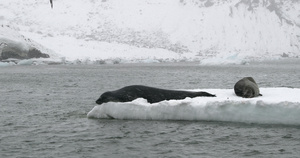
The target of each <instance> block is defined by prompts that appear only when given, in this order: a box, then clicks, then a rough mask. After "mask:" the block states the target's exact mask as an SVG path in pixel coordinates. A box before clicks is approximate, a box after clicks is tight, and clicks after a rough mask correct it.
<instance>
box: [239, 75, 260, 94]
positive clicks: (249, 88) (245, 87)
mask: <svg viewBox="0 0 300 158" xmlns="http://www.w3.org/2000/svg"><path fill="white" fill-rule="evenodd" d="M234 92H235V94H236V95H237V96H240V97H243V98H253V97H258V96H262V95H261V94H260V93H259V88H258V86H257V84H256V82H255V81H254V79H253V78H252V77H245V78H243V79H241V80H239V81H238V82H237V83H236V84H235V85H234Z"/></svg>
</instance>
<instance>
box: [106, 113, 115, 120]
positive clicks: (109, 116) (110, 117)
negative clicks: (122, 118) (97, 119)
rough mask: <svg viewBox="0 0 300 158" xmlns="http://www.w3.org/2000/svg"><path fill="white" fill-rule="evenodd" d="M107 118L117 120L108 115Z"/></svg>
mask: <svg viewBox="0 0 300 158" xmlns="http://www.w3.org/2000/svg"><path fill="white" fill-rule="evenodd" d="M106 116H107V117H108V118H109V119H115V118H114V117H112V116H111V115H108V114H106Z"/></svg>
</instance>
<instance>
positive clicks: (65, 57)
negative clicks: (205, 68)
mask: <svg viewBox="0 0 300 158" xmlns="http://www.w3.org/2000/svg"><path fill="white" fill-rule="evenodd" d="M53 2H54V8H53V9H51V7H50V4H49V1H47V0H45V1H22V0H10V1H4V2H2V3H1V4H0V8H1V10H0V24H1V25H4V26H10V29H11V30H13V31H16V32H18V33H20V34H22V35H24V36H25V37H26V38H29V39H31V40H32V41H34V42H35V43H38V44H40V47H39V48H40V49H41V50H43V52H44V53H47V54H49V55H50V57H51V58H50V60H53V61H54V62H58V63H66V62H69V63H132V62H168V61H171V62H177V61H199V62H200V63H201V64H204V65H207V64H228V63H233V64H244V63H247V62H248V61H251V60H265V59H268V60H272V59H279V58H286V57H288V58H298V57H299V56H300V2H299V1H284V0H278V1H271V0H264V1H262V0H259V1H252V0H246V1H241V0H226V1H221V0H205V1H194V0H181V1H173V0H166V1H160V0H154V1H153V0H151V1H149V0H128V1H121V0H102V1H93V0H72V1H71V0H60V1H55V0H54V1H53ZM6 29H7V28H6ZM1 32H7V31H6V30H5V29H0V34H1ZM6 38H11V37H6ZM13 38H14V39H15V40H18V39H16V38H15V37H13ZM35 45H36V44H35ZM35 61H38V60H35ZM46 61H49V59H47V60H46Z"/></svg>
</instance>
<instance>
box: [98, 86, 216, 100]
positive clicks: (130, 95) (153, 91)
mask: <svg viewBox="0 0 300 158" xmlns="http://www.w3.org/2000/svg"><path fill="white" fill-rule="evenodd" d="M186 97H190V98H194V97H215V95H213V94H210V93H207V92H202V91H200V92H191V91H179V90H167V89H160V88H154V87H148V86H142V85H132V86H126V87H123V88H121V89H118V90H115V91H108V92H105V93H103V94H102V95H101V96H100V98H99V99H98V100H97V101H96V103H97V104H103V103H107V102H130V101H133V100H135V99H137V98H144V99H146V100H147V101H148V102H149V103H151V104H152V103H157V102H160V101H163V100H171V99H176V100H179V99H185V98H186Z"/></svg>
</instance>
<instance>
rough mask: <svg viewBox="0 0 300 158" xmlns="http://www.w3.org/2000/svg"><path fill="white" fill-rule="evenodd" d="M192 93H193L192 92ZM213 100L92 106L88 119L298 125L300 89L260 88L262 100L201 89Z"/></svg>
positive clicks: (140, 100) (225, 91)
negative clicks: (214, 95) (210, 95)
mask: <svg viewBox="0 0 300 158" xmlns="http://www.w3.org/2000/svg"><path fill="white" fill-rule="evenodd" d="M193 91H194V90H193ZM201 91H207V92H209V93H212V94H216V95H217V97H197V98H186V99H183V100H169V101H161V102H159V103H154V104H150V103H148V102H147V101H146V100H145V99H142V98H138V99H136V100H134V101H132V102H125V103H115V102H110V103H105V104H102V105H97V106H95V107H94V108H93V109H92V110H91V111H90V112H89V113H88V114H87V116H88V118H104V119H106V118H115V119H138V120H193V121H202V120H205V121H231V122H245V123H262V124H292V125H295V124H296V125H299V124H300V89H298V88H260V91H261V93H262V94H263V96H260V97H257V98H251V99H246V98H241V97H238V96H236V95H235V94H234V92H233V90H232V89H201Z"/></svg>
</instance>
